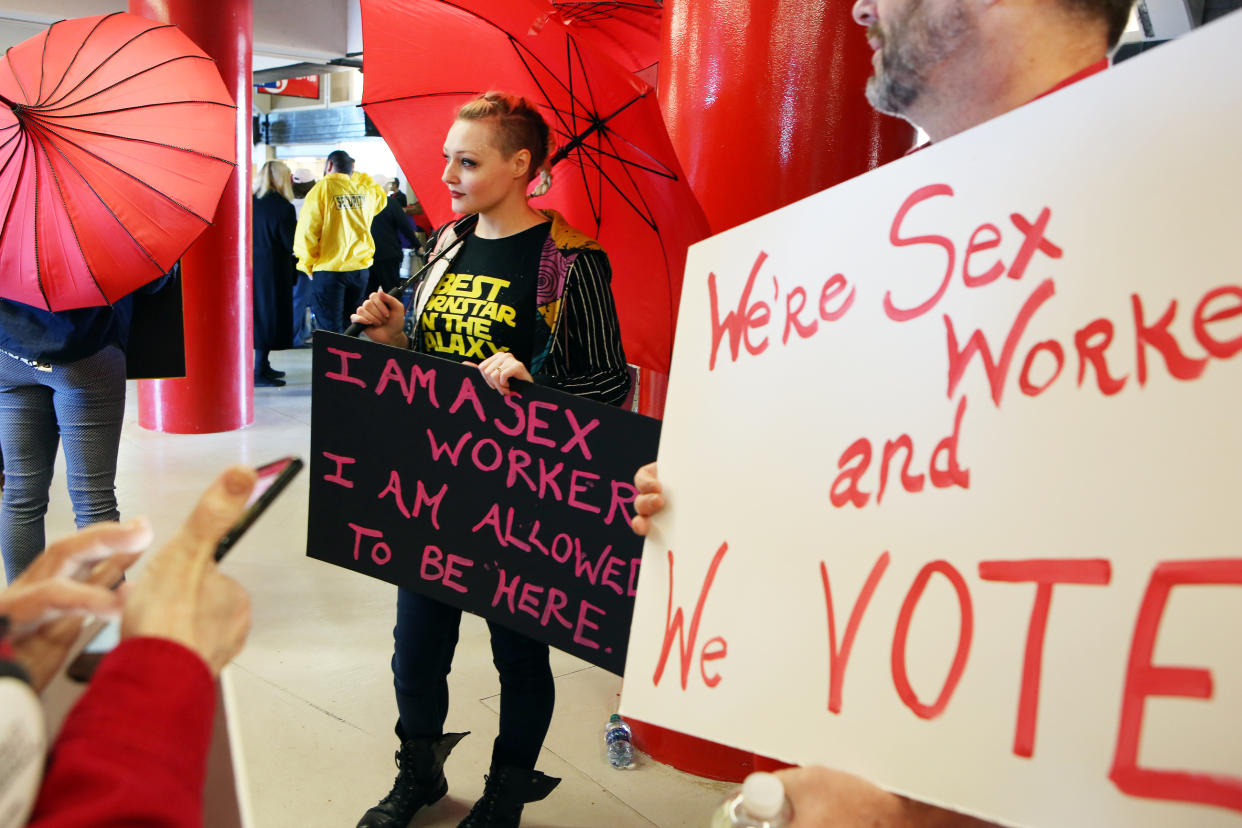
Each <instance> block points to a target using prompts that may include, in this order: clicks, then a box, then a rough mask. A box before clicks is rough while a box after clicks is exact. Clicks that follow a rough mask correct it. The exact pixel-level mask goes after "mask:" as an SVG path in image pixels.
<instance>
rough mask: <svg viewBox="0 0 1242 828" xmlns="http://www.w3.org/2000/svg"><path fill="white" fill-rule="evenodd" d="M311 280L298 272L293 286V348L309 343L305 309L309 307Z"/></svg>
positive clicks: (308, 324)
mask: <svg viewBox="0 0 1242 828" xmlns="http://www.w3.org/2000/svg"><path fill="white" fill-rule="evenodd" d="M310 295H311V278H310V277H309V276H307V275H306V274H305V273H303V272H302V271H300V270H299V271H298V281H297V284H295V285H294V286H293V342H291V343H290V344H291V345H292V346H293V347H295V348H296V347H298V346H299V345H302V344H303V343H306V342H310V338H311V327H310V323H309V322H307V321H306V309H307V308H309V307H310Z"/></svg>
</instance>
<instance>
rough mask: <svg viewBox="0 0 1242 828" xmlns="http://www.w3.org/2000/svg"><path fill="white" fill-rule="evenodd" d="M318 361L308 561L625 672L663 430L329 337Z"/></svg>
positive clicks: (564, 397) (320, 335)
mask: <svg viewBox="0 0 1242 828" xmlns="http://www.w3.org/2000/svg"><path fill="white" fill-rule="evenodd" d="M313 366H314V368H313V370H314V382H313V396H312V403H311V460H310V471H311V481H310V520H309V527H308V541H307V555H309V556H310V557H312V558H317V559H319V560H322V561H326V562H328V563H332V564H336V565H338V566H342V567H345V568H346V569H351V570H354V571H356V572H361V573H363V574H365V575H370V576H372V577H375V578H380V579H382V580H385V581H388V582H390V583H394V584H397V585H398V586H402V587H405V588H407V589H412V590H415V591H417V592H420V593H423V594H425V595H429V596H431V597H433V598H435V599H437V600H440V601H443V602H444V603H447V604H451V605H453V606H456V607H459V608H461V609H463V610H466V611H467V612H472V613H475V614H477V615H481V616H483V617H484V618H487V619H489V620H491V621H495V622H498V623H501V624H504V625H506V626H508V627H511V628H512V629H514V630H517V631H518V632H520V633H522V634H524V635H528V636H530V637H531V638H535V639H538V640H541V641H546V642H547V643H548V644H550V645H552V646H553V647H557V648H558V649H561V650H564V651H566V652H568V653H570V654H572V655H575V656H578V657H579V658H582V659H584V660H586V661H589V662H591V663H592V664H595V665H598V666H600V667H603V668H604V669H606V670H609V671H610V672H613V673H616V674H618V675H620V674H621V673H622V672H623V670H624V668H625V650H626V642H627V639H628V637H629V631H630V616H631V615H632V613H633V604H634V590H635V587H636V585H637V583H638V567H639V561H640V559H641V557H642V539H641V538H638V537H636V536H635V535H634V534H633V533H632V532H631V531H630V527H629V522H630V517H631V516H632V514H633V511H632V502H633V500H634V494H635V491H634V486H633V484H632V480H633V476H634V471H635V469H637V467H638V466H639V465H640V464H641V463H644V462H646V461H648V460H650V459H652V458H654V457H655V456H656V447H657V442H658V439H659V432H660V424H659V422H658V421H656V420H653V419H651V418H649V417H643V416H640V415H638V414H633V413H630V412H627V411H622V410H620V409H617V408H613V407H611V406H606V405H601V404H599V403H596V402H593V401H591V400H585V399H582V398H580V397H574V396H571V395H568V394H563V393H560V392H557V391H553V390H551V389H548V388H543V387H540V386H538V385H530V384H525V383H523V384H521V386H520V387H518V385H517V384H516V383H515V385H514V388H515V390H514V392H513V393H512V394H510V395H508V396H507V397H506V396H502V395H501V394H499V393H497V392H496V391H495V390H493V389H491V388H489V387H488V386H487V385H486V383H484V382H483V380H482V379H481V377H480V376H479V372H478V369H476V368H473V367H470V366H467V365H463V364H461V363H458V362H450V361H447V360H443V359H439V358H436V357H431V356H426V355H422V354H415V353H413V352H410V351H404V350H400V349H396V348H390V347H387V346H384V345H377V344H375V343H373V342H367V341H364V340H358V339H352V338H349V337H344V336H340V335H336V334H329V333H326V332H324V331H318V332H316V334H315V351H314V362H313Z"/></svg>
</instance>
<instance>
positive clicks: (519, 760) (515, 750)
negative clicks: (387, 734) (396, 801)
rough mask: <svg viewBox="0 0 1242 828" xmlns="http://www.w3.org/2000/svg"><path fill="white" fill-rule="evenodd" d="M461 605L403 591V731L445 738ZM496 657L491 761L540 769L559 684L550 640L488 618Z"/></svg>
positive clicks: (395, 659) (396, 654) (398, 656)
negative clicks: (496, 719) (496, 726)
mask: <svg viewBox="0 0 1242 828" xmlns="http://www.w3.org/2000/svg"><path fill="white" fill-rule="evenodd" d="M460 624H461V610H459V609H457V608H455V607H450V606H449V605H448V604H442V603H440V602H439V601H437V600H435V599H434V598H428V597H426V596H424V595H419V594H418V593H417V592H412V591H410V590H408V589H398V590H397V626H396V627H395V628H394V629H393V631H392V634H393V639H394V641H395V644H396V646H395V647H394V650H393V655H392V673H393V685H394V686H395V688H396V691H397V710H398V712H399V714H400V716H401V731H402V735H403V736H404V737H405V738H407V739H409V738H413V737H415V736H439V735H440V734H442V733H443V732H444V720H445V719H446V718H447V717H448V707H449V693H448V674H449V670H451V669H452V666H453V651H454V650H455V649H456V648H457V631H458V627H459V625H460ZM487 626H488V629H490V630H491V633H492V663H493V664H495V665H496V669H497V671H499V673H500V735H498V736H497V737H496V741H495V743H494V744H493V745H492V760H493V761H494V762H495V763H496V764H500V765H516V766H518V767H523V768H534V767H535V761H536V760H537V759H538V758H539V750H540V749H541V748H542V747H543V739H544V737H545V736H547V734H548V726H549V725H551V724H552V708H553V706H554V705H555V703H556V685H555V683H554V682H553V680H552V668H551V666H550V665H549V664H548V645H547V644H542V643H540V642H538V641H535V640H533V639H530V638H527V637H526V636H524V635H519V634H518V633H515V632H513V631H512V630H510V629H508V628H507V627H502V626H500V625H499V624H493V623H492V622H490V621H489V622H488V623H487Z"/></svg>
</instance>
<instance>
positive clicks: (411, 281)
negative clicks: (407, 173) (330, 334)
mask: <svg viewBox="0 0 1242 828" xmlns="http://www.w3.org/2000/svg"><path fill="white" fill-rule="evenodd" d="M478 220H479V214H478V213H471V214H470V215H468V216H466V217H465V218H463V219H461V220H459V221H458V222H457V223H456V224H454V225H453V232H454V233H455V234H456V235H457V238H456V239H455V240H454V241H453V243H452V244H450V245H449V246H448V247H446V248H444V249H443V250H441V251H440V252H439V253H437V254H436V255H435V256H434V257H432V259H431V261H429V262H427V264H425V265H423V266H422V267H420V268H419V269H418V272H417V273H415V274H414V275H413V276H411V277H409V278H408V279H406V280H405V281H404V282H402V283H401V284H399V285H397V286H396V287H394V288H393V289H392V292H388V291H385V290H384V289H383V288H381V289H380V293H388V295H389V296H395V297H396V298H397V299H400V298H401V297H403V296H405V294H406V292H407V291H409V290H412V289H414V288H416V287H418V283H419V282H421V281H422V280H423V276H424V274H426V273H427V271H428V270H429V269H431V266H432V265H434V264H435V263H436V262H438V261H440V260H441V259H443V258H444V257H445V256H447V255H448V254H449V253H451V252H453V251H454V250H456V249H457V248H458V247H460V246H461V243H462V242H464V241H465V240H466V235H467V234H468V233H469V232H470V231H471V230H473V229H474V225H475V224H476V223H477V222H478ZM368 327H369V326H367V325H363V324H362V323H361V322H354V323H353V324H351V325H350V326H349V327H348V328H346V329H345V335H346V336H353V337H357V336H361V335H362V332H363V331H365V330H366V329H367V328H368Z"/></svg>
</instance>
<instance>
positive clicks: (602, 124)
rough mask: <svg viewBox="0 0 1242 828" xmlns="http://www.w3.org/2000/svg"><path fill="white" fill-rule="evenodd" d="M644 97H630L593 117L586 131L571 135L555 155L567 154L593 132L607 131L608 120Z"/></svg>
mask: <svg viewBox="0 0 1242 828" xmlns="http://www.w3.org/2000/svg"><path fill="white" fill-rule="evenodd" d="M644 97H646V95H639V96H637V97H634V98H631V99H630V100H629V101H627V102H626V103H624V104H622V106H621V108H620V109H618V110H617V111H615V112H613V113H612V114H611V115H608V116H607V117H605V118H599V117H596V118H594V119H593V120H592V121H591V125H590V126H589V127H587V130H586V132H583V133H582V134H580V135H574V136H573V137H571V138H570V140H569V143H568V144H566V145H565V146H563V147H561V148H560V149H559V150H557V153H556V155H557V156H560V157H564V156H567V155H569V153H571V152H573V151H574V150H575V149H576V148H577V147H578V146H580V145H581V144H582V142H583V141H585V140H586V139H587V138H588V137H589V136H590V135H591V133H593V132H607V131H608V130H607V126H608V122H609V121H611V120H612V119H613V118H615V117H617V116H618V115H620V114H621V113H622V112H624V111H625V110H627V109H629V108H630V107H631V106H632V105H633V104H634V103H636V102H637V101H640V100H642V99H643V98H644ZM558 160H560V158H558V157H554V158H553V160H552V163H553V164H555V163H556V162H557V161H558ZM617 160H618V161H620V160H621V159H619V158H618V159H617ZM652 160H654V159H652ZM622 163H625V162H622Z"/></svg>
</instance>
